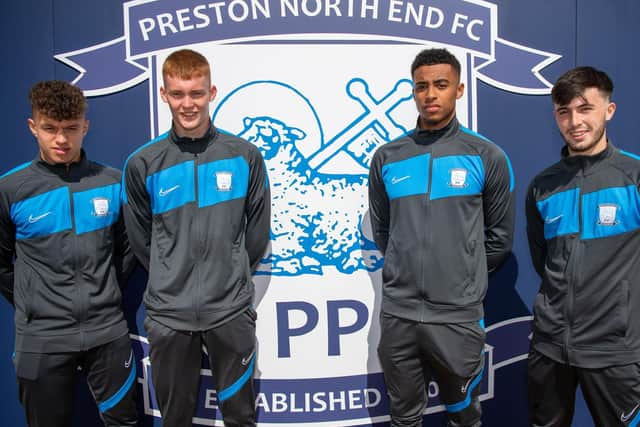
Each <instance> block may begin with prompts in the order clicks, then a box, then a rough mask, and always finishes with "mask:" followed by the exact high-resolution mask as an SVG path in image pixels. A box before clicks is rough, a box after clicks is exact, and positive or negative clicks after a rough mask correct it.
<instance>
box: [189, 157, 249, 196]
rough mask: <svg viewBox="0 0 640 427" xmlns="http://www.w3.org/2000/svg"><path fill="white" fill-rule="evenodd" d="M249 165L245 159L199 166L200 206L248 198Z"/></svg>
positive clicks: (233, 159)
mask: <svg viewBox="0 0 640 427" xmlns="http://www.w3.org/2000/svg"><path fill="white" fill-rule="evenodd" d="M248 188H249V165H248V164H247V162H246V160H245V159H244V158H243V157H234V158H232V159H223V160H216V161H213V162H209V163H205V164H202V165H200V166H198V206H199V207H201V208H203V207H206V206H211V205H215V204H217V203H222V202H226V201H229V200H233V199H240V198H242V197H246V195H247V189H248Z"/></svg>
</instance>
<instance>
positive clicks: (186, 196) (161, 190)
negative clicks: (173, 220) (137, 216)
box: [147, 160, 196, 215]
mask: <svg viewBox="0 0 640 427" xmlns="http://www.w3.org/2000/svg"><path fill="white" fill-rule="evenodd" d="M194 168H195V166H194V163H193V161H192V160H190V161H188V162H184V163H179V164H177V165H175V166H171V167H170V168H166V169H163V170H161V171H159V172H156V173H154V174H153V175H149V176H148V177H147V192H148V193H149V196H150V197H151V212H153V214H154V215H155V214H161V213H163V212H167V211H169V210H171V209H175V208H178V207H180V206H182V205H185V204H187V203H189V202H193V201H195V200H196V194H195V193H196V192H195V182H194Z"/></svg>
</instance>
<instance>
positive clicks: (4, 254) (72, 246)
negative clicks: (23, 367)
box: [0, 152, 135, 353]
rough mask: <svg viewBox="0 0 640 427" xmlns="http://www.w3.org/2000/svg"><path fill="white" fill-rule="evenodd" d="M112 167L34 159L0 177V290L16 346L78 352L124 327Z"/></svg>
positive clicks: (126, 259) (116, 183) (123, 258)
mask: <svg viewBox="0 0 640 427" xmlns="http://www.w3.org/2000/svg"><path fill="white" fill-rule="evenodd" d="M120 176H121V174H120V171H118V170H116V169H112V168H109V167H106V166H103V165H101V164H98V163H94V162H90V161H89V160H87V158H86V156H85V154H84V152H83V153H82V157H81V160H80V161H79V162H78V163H73V164H71V165H70V166H69V167H67V166H64V165H50V164H48V163H45V162H43V161H41V160H39V159H35V160H34V161H32V162H29V163H25V164H23V165H21V166H18V167H17V168H14V169H13V170H11V171H9V172H7V173H6V174H4V175H3V176H2V177H0V290H2V293H3V294H4V296H5V297H6V298H7V299H8V300H9V301H11V302H12V303H13V304H14V305H15V310H16V312H15V323H16V344H15V349H16V351H24V352H34V353H55V352H71V351H83V350H86V349H90V348H92V347H95V346H98V345H102V344H105V343H107V342H110V341H113V340H114V339H116V338H119V337H121V336H122V335H124V334H126V333H127V332H128V329H127V324H126V322H125V320H124V317H123V314H122V308H121V291H120V286H119V285H120V283H122V282H123V281H124V278H125V277H126V276H127V275H128V273H129V272H130V271H131V269H132V268H133V266H134V263H135V259H134V256H133V254H132V252H131V251H130V248H129V243H128V240H127V236H126V233H125V230H124V221H123V219H122V214H121V212H120V192H121V189H120V185H121V184H120Z"/></svg>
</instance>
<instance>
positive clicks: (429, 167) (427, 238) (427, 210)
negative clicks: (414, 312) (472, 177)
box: [420, 149, 433, 322]
mask: <svg viewBox="0 0 640 427" xmlns="http://www.w3.org/2000/svg"><path fill="white" fill-rule="evenodd" d="M432 170H433V149H432V150H431V153H430V154H429V164H428V165H427V193H426V195H425V198H424V200H423V203H424V207H425V209H424V211H425V221H424V223H425V224H429V223H430V221H429V219H430V218H429V217H430V216H431V203H430V201H429V198H430V197H431V181H433V173H432ZM423 233H424V237H423V238H424V242H425V247H426V248H427V251H426V252H425V253H424V254H422V256H421V257H420V283H421V284H422V295H423V296H424V298H425V299H427V285H426V282H425V277H424V263H425V257H426V254H427V253H428V251H429V250H430V249H431V234H432V233H431V231H430V230H429V227H423ZM425 312H426V309H425V308H424V307H423V309H422V311H421V313H420V321H421V322H424V321H425V317H424V316H425Z"/></svg>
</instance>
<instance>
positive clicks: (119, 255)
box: [114, 211, 136, 288]
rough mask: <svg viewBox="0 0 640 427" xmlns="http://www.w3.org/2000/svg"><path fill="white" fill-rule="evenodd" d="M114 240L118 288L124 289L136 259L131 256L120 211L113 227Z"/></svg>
mask: <svg viewBox="0 0 640 427" xmlns="http://www.w3.org/2000/svg"><path fill="white" fill-rule="evenodd" d="M114 239H115V253H114V263H115V267H116V273H117V275H118V283H120V287H122V288H124V287H125V286H126V284H127V280H128V279H129V275H130V274H131V272H132V271H133V269H134V268H135V266H136V257H135V256H134V255H133V251H132V250H131V245H130V244H129V236H128V235H127V232H126V229H125V225H124V214H123V213H122V211H121V212H120V215H119V217H118V221H117V222H116V224H115V227H114Z"/></svg>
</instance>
